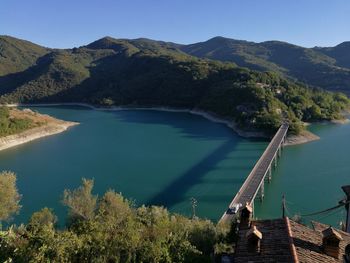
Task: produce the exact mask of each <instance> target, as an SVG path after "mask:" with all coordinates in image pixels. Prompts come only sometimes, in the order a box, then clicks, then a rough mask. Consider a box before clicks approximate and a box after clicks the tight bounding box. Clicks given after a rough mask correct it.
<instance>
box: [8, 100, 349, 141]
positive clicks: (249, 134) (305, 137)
mask: <svg viewBox="0 0 350 263" xmlns="http://www.w3.org/2000/svg"><path fill="white" fill-rule="evenodd" d="M7 106H9V107H17V106H24V107H31V106H32V107H35V106H40V107H52V106H81V107H87V108H89V109H93V110H103V111H120V110H155V111H169V112H186V113H191V114H195V115H199V116H202V117H204V118H206V119H208V120H210V121H213V122H216V123H222V124H224V125H226V126H228V127H229V128H231V129H232V130H233V131H234V132H235V133H237V134H238V135H239V136H241V137H244V138H268V137H267V136H266V135H265V134H264V133H263V132H259V131H244V130H242V129H240V128H238V127H237V125H236V123H235V122H234V121H233V120H229V119H225V118H222V117H219V116H217V115H216V114H214V113H211V112H206V111H202V110H198V109H177V108H170V107H133V106H121V107H120V106H112V107H96V106H94V105H91V104H87V103H45V104H44V103H43V104H8V105H7ZM347 122H349V120H348V119H344V120H334V121H331V122H330V123H337V124H344V123H347ZM319 139H320V137H319V136H317V135H315V134H313V133H311V132H310V131H307V130H305V131H302V132H301V133H300V134H299V135H289V136H288V138H287V141H286V146H291V145H298V144H304V143H308V142H312V141H316V140H319Z"/></svg>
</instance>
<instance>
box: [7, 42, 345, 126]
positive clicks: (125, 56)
mask: <svg viewBox="0 0 350 263" xmlns="http://www.w3.org/2000/svg"><path fill="white" fill-rule="evenodd" d="M2 38H3V37H2ZM5 39H6V41H7V42H9V41H10V42H11V39H12V38H8V37H5ZM7 46H9V47H11V50H12V49H14V48H13V47H16V46H19V48H20V47H23V46H28V47H36V48H37V49H38V50H41V51H42V52H43V53H42V55H41V56H39V55H37V56H38V58H37V59H36V61H35V62H32V64H31V65H30V66H29V67H28V63H27V61H28V59H27V57H30V56H31V55H30V54H32V53H31V52H32V51H28V54H27V53H26V52H25V49H23V48H22V49H21V50H24V51H23V53H24V55H21V56H18V54H19V53H20V52H14V53H11V52H8V51H7V49H6V48H5V50H2V51H1V53H0V54H1V56H3V54H12V55H7V56H9V59H7V60H5V61H4V62H3V66H4V67H7V64H9V65H11V62H10V61H15V60H16V59H17V58H18V57H20V58H22V57H23V60H24V62H23V65H22V70H19V68H20V65H21V63H20V61H19V62H18V63H17V64H18V67H17V71H16V72H13V73H12V74H6V75H4V76H0V96H1V97H0V101H1V102H2V103H18V102H21V103H35V102H86V103H92V104H95V105H104V106H112V105H123V106H167V107H177V108H189V109H199V110H203V111H207V112H211V113H214V114H216V115H218V116H219V117H223V118H227V119H230V120H232V121H234V122H235V123H237V124H238V126H239V128H241V129H244V130H257V129H258V130H263V131H266V132H267V133H271V132H273V131H274V130H275V129H276V128H277V127H278V126H279V125H280V124H281V122H282V121H283V120H284V119H285V118H288V119H289V122H290V123H291V131H292V132H294V133H298V132H299V130H300V129H301V125H300V120H303V121H316V120H330V119H335V118H340V117H341V116H340V112H341V111H342V110H343V109H345V108H346V107H347V106H348V103H349V101H348V99H347V98H346V97H345V96H344V95H341V94H331V93H328V92H324V91H321V90H317V89H310V88H307V87H306V86H303V85H302V84H298V83H294V82H292V81H288V80H286V79H284V78H282V77H280V76H279V75H277V74H274V73H269V72H267V73H265V72H257V71H253V70H250V69H247V68H240V67H237V66H236V65H235V64H232V63H222V62H218V61H211V60H207V59H205V60H204V59H199V58H196V57H193V56H190V55H188V54H186V53H184V52H182V51H180V50H179V49H178V48H179V47H180V46H178V45H175V44H172V43H167V42H161V41H153V40H149V39H135V40H128V39H114V38H111V37H105V38H102V39H100V40H97V41H95V42H93V43H90V44H88V45H87V46H82V47H79V48H73V49H64V50H58V49H45V48H41V47H37V46H36V45H34V44H30V43H28V42H26V41H22V40H18V39H14V40H13V41H12V42H11V45H7ZM44 50H45V52H44ZM21 52H22V51H21ZM11 56H14V59H11ZM324 57H325V58H324V60H326V56H324ZM26 63H27V64H26ZM237 64H238V63H237ZM25 65H27V66H25Z"/></svg>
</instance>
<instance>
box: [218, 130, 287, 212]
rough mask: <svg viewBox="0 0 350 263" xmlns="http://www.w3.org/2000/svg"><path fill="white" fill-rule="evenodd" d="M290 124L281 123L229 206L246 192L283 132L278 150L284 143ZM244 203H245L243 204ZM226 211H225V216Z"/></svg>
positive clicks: (235, 202) (252, 198)
mask: <svg viewBox="0 0 350 263" xmlns="http://www.w3.org/2000/svg"><path fill="white" fill-rule="evenodd" d="M288 128H289V125H288V124H287V123H283V124H282V125H281V127H280V128H279V129H278V131H277V133H276V134H275V136H274V137H273V138H272V140H271V142H270V143H269V145H268V146H267V148H266V149H265V151H264V152H263V154H262V155H261V157H260V158H259V160H258V161H257V163H256V164H255V166H254V167H253V169H252V170H251V172H250V173H249V175H248V176H247V178H246V180H245V181H244V183H243V184H242V186H241V188H240V189H239V190H238V192H237V194H236V196H235V197H234V199H233V200H232V202H231V203H230V206H229V207H233V206H234V205H235V204H237V203H238V202H237V200H239V199H240V197H241V195H242V193H244V192H245V189H246V188H247V186H248V185H249V183H250V181H251V180H252V178H253V177H254V175H255V174H256V170H257V169H258V168H260V165H261V163H262V162H263V161H264V160H265V157H266V155H268V154H270V150H271V148H272V147H273V146H274V144H275V141H276V140H277V138H278V137H280V135H281V133H282V137H281V138H279V140H280V141H279V145H278V147H277V150H278V149H279V147H281V145H282V143H283V139H284V138H285V136H286V134H287V131H288ZM277 150H276V152H275V153H274V157H273V158H271V160H270V162H269V165H268V167H271V164H272V162H273V160H274V158H276V154H277ZM267 172H268V169H267V170H266V171H265V173H264V176H263V178H262V180H261V182H260V183H259V185H258V187H257V189H256V191H255V192H254V194H253V196H252V197H251V198H250V199H251V200H250V202H252V201H253V200H254V198H255V196H256V194H257V191H258V190H259V188H260V187H261V184H262V183H264V178H265V176H266V174H267ZM242 205H244V204H242ZM225 214H226V213H224V215H223V217H224V216H225Z"/></svg>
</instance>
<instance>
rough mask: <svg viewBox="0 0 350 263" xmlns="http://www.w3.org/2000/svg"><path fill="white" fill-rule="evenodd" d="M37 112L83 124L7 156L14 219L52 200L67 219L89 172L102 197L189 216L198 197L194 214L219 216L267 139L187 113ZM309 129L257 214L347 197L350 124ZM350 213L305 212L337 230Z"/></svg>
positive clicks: (0, 160) (302, 210) (301, 209)
mask: <svg viewBox="0 0 350 263" xmlns="http://www.w3.org/2000/svg"><path fill="white" fill-rule="evenodd" d="M33 109H35V110H38V111H40V112H42V113H48V114H50V115H53V116H55V117H58V118H61V119H64V120H69V121H78V122H80V123H81V124H80V125H78V126H75V127H72V128H71V129H69V130H68V131H66V132H64V133H61V134H58V135H54V136H49V137H46V138H42V139H39V140H36V141H33V142H30V143H27V144H24V145H20V146H17V147H15V148H11V149H8V150H5V151H2V152H0V169H1V170H11V171H14V172H16V173H17V176H18V187H19V191H20V193H21V194H22V195H23V198H22V202H21V203H22V205H23V208H22V210H21V213H20V215H18V216H16V217H15V222H16V223H20V222H26V221H27V219H28V218H29V216H30V215H31V214H32V213H33V212H34V211H37V210H39V209H40V208H42V207H45V206H47V207H50V208H53V209H54V211H55V213H56V214H57V215H58V216H59V219H60V222H61V224H63V222H64V218H65V209H64V207H63V206H62V204H61V203H60V200H61V198H62V193H63V191H64V189H66V188H71V189H72V188H75V187H77V186H79V185H80V183H81V178H82V177H85V178H93V179H94V180H95V189H94V192H95V193H96V194H99V195H102V194H103V193H104V192H105V191H106V190H108V189H115V190H116V191H118V192H121V193H122V194H123V195H124V196H125V197H127V198H129V199H132V200H134V201H135V203H136V204H137V205H141V204H158V205H164V206H166V207H168V208H169V210H171V211H173V212H178V213H181V214H184V215H188V216H190V215H191V205H190V198H191V197H194V198H196V199H197V201H198V206H197V211H196V212H197V215H198V216H200V217H206V218H209V219H212V220H214V221H216V220H218V219H219V218H220V217H221V215H222V213H223V212H224V211H225V210H226V208H227V205H228V204H229V203H230V201H231V200H232V197H233V196H234V195H235V193H236V192H237V191H238V189H239V188H240V186H241V184H242V183H243V181H244V180H245V178H246V176H247V175H248V174H249V172H250V170H251V169H252V167H253V166H254V164H255V162H256V161H257V160H258V159H259V157H260V155H261V154H262V152H263V151H264V149H265V147H266V146H267V144H268V143H267V142H264V141H259V140H248V139H244V138H241V137H239V136H237V135H236V134H235V133H233V132H232V130H231V129H229V128H227V127H226V126H224V125H222V124H217V123H213V122H210V121H208V120H206V119H204V118H202V117H200V116H196V115H192V114H188V113H178V112H159V111H147V110H130V111H95V110H91V109H87V108H83V107H36V108H33ZM310 129H311V131H312V132H314V133H316V134H317V135H319V136H320V137H321V140H319V141H315V142H311V143H308V144H304V145H298V146H291V147H286V148H285V150H284V151H283V154H282V158H281V159H280V160H279V164H278V167H277V169H276V170H275V171H274V173H273V179H272V182H271V183H270V184H268V185H266V187H265V199H264V201H263V202H262V203H261V202H259V201H257V202H256V204H255V207H256V216H257V217H258V218H277V217H280V216H281V214H282V211H281V210H282V209H281V199H282V195H283V194H285V196H286V200H287V215H289V216H291V217H292V216H293V215H295V214H301V215H303V214H308V213H311V212H314V211H319V210H323V209H326V208H329V207H332V206H335V205H337V202H338V201H339V200H341V199H342V198H343V197H344V194H343V192H342V190H341V189H340V187H341V186H342V185H346V184H350V165H349V161H350V157H349V153H350V150H349V149H350V140H349V135H350V125H349V124H347V125H329V124H328V125H325V124H318V125H313V126H311V128H310ZM344 212H345V210H344V209H343V208H342V209H338V210H335V211H333V212H332V213H328V214H322V215H317V216H312V217H302V218H303V219H304V220H320V221H321V222H324V223H328V224H332V225H334V226H338V223H339V221H340V220H343V219H344V214H345V213H344Z"/></svg>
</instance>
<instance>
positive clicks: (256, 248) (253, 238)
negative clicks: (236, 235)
mask: <svg viewBox="0 0 350 263" xmlns="http://www.w3.org/2000/svg"><path fill="white" fill-rule="evenodd" d="M246 238H247V245H248V252H250V253H260V241H261V239H262V234H261V232H260V231H259V230H258V229H257V228H256V226H253V227H252V228H251V229H249V230H248V232H247V234H246Z"/></svg>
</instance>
